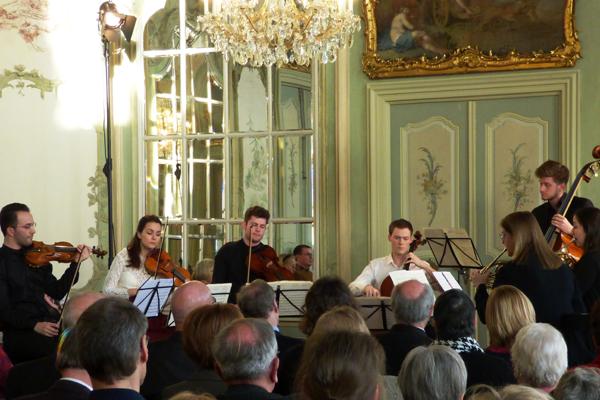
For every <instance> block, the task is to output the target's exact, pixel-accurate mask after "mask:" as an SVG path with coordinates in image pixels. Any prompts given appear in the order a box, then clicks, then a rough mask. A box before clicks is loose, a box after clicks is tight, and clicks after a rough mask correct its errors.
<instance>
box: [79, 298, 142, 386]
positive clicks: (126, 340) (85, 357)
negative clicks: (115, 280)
mask: <svg viewBox="0 0 600 400" xmlns="http://www.w3.org/2000/svg"><path fill="white" fill-rule="evenodd" d="M147 330H148V320H147V319H146V317H145V316H144V314H143V313H142V312H141V311H140V310H139V309H138V308H137V307H135V306H134V305H133V304H131V303H130V302H128V301H127V300H123V299H118V298H114V297H113V298H105V299H101V300H98V301H96V302H95V303H94V304H92V305H91V306H90V307H89V308H88V309H87V310H85V311H84V312H83V314H81V316H80V317H79V320H78V321H77V324H76V326H75V337H76V338H77V352H78V354H79V361H80V362H81V366H82V367H83V368H84V369H86V370H87V371H88V373H89V375H90V377H91V378H92V380H93V381H98V382H101V383H103V384H106V385H113V384H114V383H115V382H117V381H121V380H125V379H128V378H130V377H132V376H133V375H134V374H137V375H138V376H139V380H140V383H141V381H142V380H143V378H144V376H145V371H146V365H145V364H146V361H147V360H148V348H147V345H146V341H145V339H146V331H147Z"/></svg>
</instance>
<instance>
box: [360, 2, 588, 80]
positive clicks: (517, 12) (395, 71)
mask: <svg viewBox="0 0 600 400" xmlns="http://www.w3.org/2000/svg"><path fill="white" fill-rule="evenodd" d="M494 1H497V0H470V1H468V0H381V1H377V0H363V12H364V14H363V16H362V18H363V20H364V22H365V25H366V28H365V36H366V51H365V53H364V54H363V61H362V62H363V71H364V72H365V74H367V76H368V77H369V78H371V79H380V78H393V77H405V76H426V75H446V74H457V73H470V72H487V71H489V72H492V71H514V70H528V69H538V68H563V67H573V66H575V63H576V61H577V59H578V58H581V55H580V52H581V43H580V41H579V38H578V36H577V33H578V31H577V30H575V15H574V8H575V0H564V1H565V7H564V14H563V17H562V18H560V15H556V13H554V14H551V11H552V10H550V11H548V10H545V14H544V15H546V14H548V15H550V17H548V18H552V21H553V24H554V25H552V24H548V23H546V21H545V20H544V21H542V20H541V19H540V18H541V17H540V13H539V12H538V8H539V4H540V2H538V1H537V0H514V2H508V3H507V2H498V3H499V4H500V5H498V3H495V4H496V6H495V8H494V7H490V6H489V5H490V3H494ZM479 3H480V4H481V6H480V7H478V6H476V4H479ZM465 4H475V5H474V6H471V8H469V6H468V5H465ZM483 5H487V7H484V6H483ZM463 6H464V7H466V8H465V10H467V11H470V15H469V14H468V13H467V11H465V12H463V14H462V15H461V13H460V12H457V11H453V10H452V7H454V8H455V9H457V8H458V9H460V8H459V7H463ZM511 7H512V8H511ZM556 7H558V6H556ZM415 9H416V11H414V12H413V11H411V10H415ZM440 10H441V11H440ZM472 10H475V11H472ZM560 10H562V5H561V7H560ZM554 11H556V10H554ZM401 13H402V14H404V15H405V16H406V19H405V21H411V16H412V20H414V21H415V23H414V24H413V25H414V27H415V29H414V30H410V28H407V26H410V25H405V26H401V28H403V30H404V33H405V32H406V31H408V32H410V34H411V35H412V40H413V42H412V45H413V47H412V48H411V49H410V50H407V51H406V50H403V49H404V48H405V47H403V45H404V43H400V42H402V40H400V37H399V36H394V37H396V42H392V40H391V39H392V35H391V34H390V32H391V31H390V29H394V26H393V24H392V22H396V21H400V20H398V19H397V18H404V17H402V16H400V14H401ZM439 14H443V15H442V16H441V17H440V15H439ZM432 15H433V16H432ZM465 16H466V18H465ZM461 18H462V19H461ZM384 20H387V21H389V22H388V23H387V24H386V25H385V27H384V28H383V30H382V29H381V27H379V26H378V24H380V25H382V26H383V25H384ZM528 21H529V22H528ZM400 23H401V21H400ZM450 23H452V24H450ZM542 23H544V25H541V24H542ZM407 24H409V22H407ZM444 24H446V25H444ZM423 25H425V29H427V26H429V27H430V28H431V31H432V32H433V33H432V34H431V36H434V38H433V39H431V37H430V39H431V40H429V43H435V35H437V37H438V38H441V41H446V47H444V46H442V45H435V46H437V47H434V48H433V49H434V50H435V51H436V52H438V53H439V55H435V53H434V52H431V51H427V52H426V51H425V50H423V48H420V47H416V46H417V45H416V44H415V39H414V38H415V37H416V36H418V34H415V32H421V33H424V34H425V35H428V31H427V30H422V28H421V26H423ZM537 25H540V26H542V27H544V29H548V30H550V31H551V32H552V33H553V36H552V35H547V34H545V33H544V32H543V31H536V32H535V35H529V36H528V35H527V34H528V33H531V31H532V30H533V27H535V26H537ZM559 25H560V26H559ZM417 26H419V28H416V27H417ZM515 26H516V27H518V29H515ZM451 28H453V30H450V29H451ZM385 29H388V30H387V33H386V32H385ZM460 29H462V34H463V35H464V36H460V35H461V31H460ZM469 29H470V30H469ZM493 29H499V30H500V32H498V31H493ZM519 29H520V30H519ZM503 30H505V31H506V32H503ZM378 31H379V32H378ZM515 31H516V33H515ZM397 32H398V31H396V32H395V33H396V34H397ZM563 32H564V36H563V42H562V43H560V39H558V40H556V38H559V36H560V35H563ZM505 33H509V34H510V36H511V37H512V38H513V39H512V43H511V40H507V41H506V42H503V45H502V46H500V47H498V46H497V45H496V48H497V49H496V51H493V50H480V49H479V45H478V44H475V43H473V45H470V44H467V45H465V43H469V41H470V40H472V41H475V42H477V41H478V40H479V38H480V37H485V35H486V34H487V36H488V37H489V40H488V42H489V43H493V42H495V43H498V42H499V41H500V40H502V38H504V37H505V35H504V34H505ZM378 34H379V35H381V37H380V40H385V35H387V36H388V38H389V40H388V43H385V42H383V41H380V44H382V46H380V47H381V48H384V49H385V48H386V47H388V48H387V49H385V50H381V49H378ZM453 34H454V36H452V35H453ZM507 36H508V35H507ZM550 36H552V37H553V38H554V40H555V41H554V42H552V41H551V40H552V38H551V37H550ZM410 39H411V38H410V37H409V38H408V40H410ZM420 40H421V41H420V43H421V44H423V43H424V42H423V40H422V38H421V39H420ZM515 42H519V43H524V44H525V45H524V46H513V45H512V44H514V43H515ZM540 43H543V44H544V45H545V47H548V49H546V50H532V48H533V47H532V46H536V45H537V44H540ZM554 44H555V45H554ZM426 45H427V43H425V44H424V46H426ZM453 45H455V46H453ZM409 46H410V43H409ZM389 47H391V48H389ZM415 47H416V49H415ZM482 47H484V46H482ZM491 47H494V46H491ZM517 47H522V48H517ZM523 48H527V50H525V51H522V50H523ZM419 49H420V50H419ZM444 49H445V50H449V51H448V52H446V53H445V54H442V52H443V50H444ZM430 50H431V49H430ZM419 51H421V52H422V54H421V55H419V54H418V52H419ZM483 51H485V52H486V53H484V52H483ZM396 55H397V56H396Z"/></svg>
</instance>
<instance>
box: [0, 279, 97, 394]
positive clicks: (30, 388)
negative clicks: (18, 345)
mask: <svg viewBox="0 0 600 400" xmlns="http://www.w3.org/2000/svg"><path fill="white" fill-rule="evenodd" d="M104 297H105V296H104V295H103V294H102V293H100V292H94V291H91V290H88V291H85V292H81V293H77V294H74V295H72V296H71V297H70V298H69V301H67V303H66V304H65V308H64V310H63V315H62V329H63V331H64V330H67V329H73V328H74V327H75V324H76V323H77V320H78V319H79V317H80V316H81V314H83V312H84V311H85V310H87V308H88V307H89V306H91V305H92V304H94V303H95V302H96V301H98V300H100V299H103V298H104ZM55 365H56V354H53V355H51V356H48V357H44V358H40V359H38V360H35V361H29V362H26V363H22V364H18V365H15V366H14V367H13V368H12V369H11V370H10V372H9V373H8V379H7V385H6V399H7V400H10V399H14V398H16V397H21V396H26V395H31V394H36V393H41V392H45V391H47V390H49V389H50V388H51V387H52V385H54V383H55V382H56V381H58V380H59V379H61V377H62V376H61V373H60V372H59V370H58V369H57V368H56V366H55ZM32 376H35V379H31V377H32Z"/></svg>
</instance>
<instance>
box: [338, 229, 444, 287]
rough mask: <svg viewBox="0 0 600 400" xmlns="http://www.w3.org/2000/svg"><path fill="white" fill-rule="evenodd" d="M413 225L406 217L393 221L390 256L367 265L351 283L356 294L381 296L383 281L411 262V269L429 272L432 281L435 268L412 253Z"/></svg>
mask: <svg viewBox="0 0 600 400" xmlns="http://www.w3.org/2000/svg"><path fill="white" fill-rule="evenodd" d="M412 235H413V227H412V224H411V223H410V222H408V221H407V220H405V219H398V220H396V221H392V223H391V224H390V227H389V234H388V240H389V242H390V245H391V247H392V253H391V254H390V255H389V256H386V257H381V258H376V259H375V260H372V261H371V262H370V263H369V265H367V266H366V267H365V269H364V270H363V272H362V273H361V274H360V275H359V276H358V278H356V279H355V280H354V282H352V283H351V284H350V290H351V291H352V294H353V295H355V296H361V295H366V296H367V297H377V296H380V292H379V290H380V288H381V283H382V282H383V280H384V279H385V278H387V277H388V276H389V274H390V272H392V271H400V270H402V269H404V268H403V266H404V264H406V263H410V264H409V267H408V269H409V270H410V271H414V270H419V269H422V270H424V271H425V272H426V274H427V279H428V280H429V281H430V282H435V278H433V272H434V269H433V268H432V267H431V266H430V265H429V263H427V262H426V261H423V260H421V259H420V258H419V257H418V256H417V255H415V254H414V253H411V252H410V251H409V250H410V244H411V243H412V241H413V238H412Z"/></svg>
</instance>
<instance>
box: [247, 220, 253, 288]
mask: <svg viewBox="0 0 600 400" xmlns="http://www.w3.org/2000/svg"><path fill="white" fill-rule="evenodd" d="M248 247H249V249H248V275H247V276H246V285H247V284H249V283H250V261H252V225H250V245H249V246H248Z"/></svg>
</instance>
